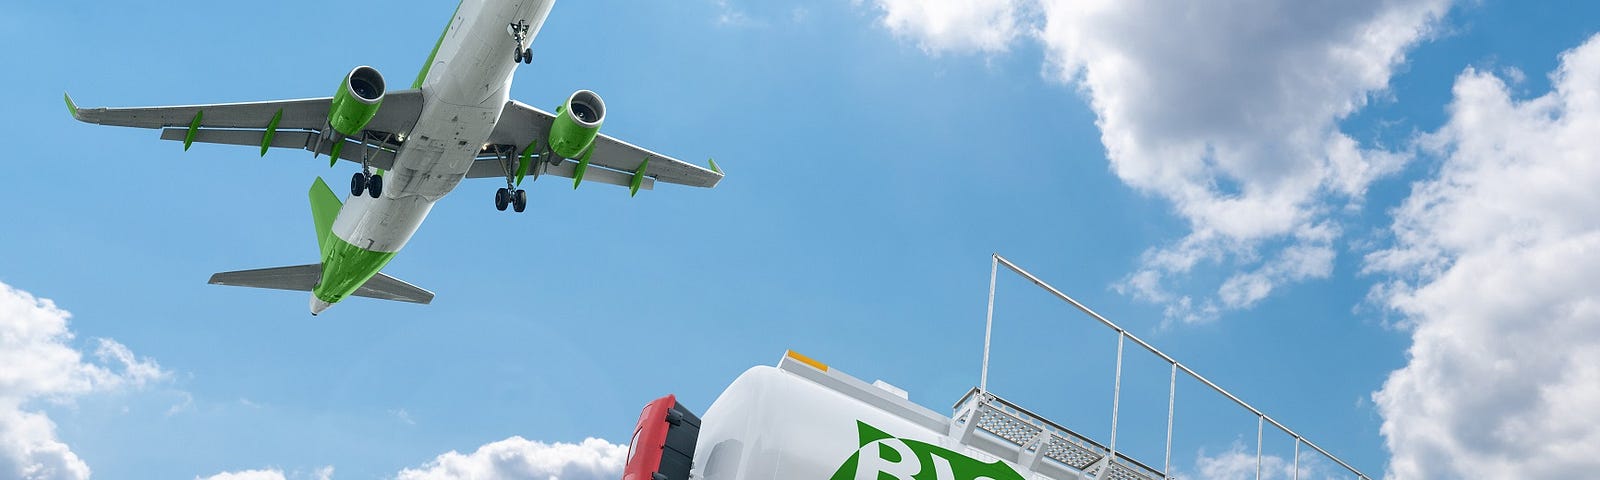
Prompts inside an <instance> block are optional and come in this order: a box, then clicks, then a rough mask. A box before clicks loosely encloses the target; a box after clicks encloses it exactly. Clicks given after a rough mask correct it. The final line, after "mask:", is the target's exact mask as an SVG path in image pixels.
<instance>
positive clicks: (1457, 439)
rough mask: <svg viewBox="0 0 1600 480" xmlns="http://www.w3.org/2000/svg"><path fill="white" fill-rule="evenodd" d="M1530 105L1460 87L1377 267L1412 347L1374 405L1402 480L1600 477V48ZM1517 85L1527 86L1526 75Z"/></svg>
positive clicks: (1491, 90) (1473, 73) (1471, 73)
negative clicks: (1432, 167) (1436, 162)
mask: <svg viewBox="0 0 1600 480" xmlns="http://www.w3.org/2000/svg"><path fill="white" fill-rule="evenodd" d="M1551 79H1552V82H1551V84H1552V86H1553V87H1554V90H1553V91H1552V92H1550V93H1548V94H1546V95H1544V96H1541V97H1538V98H1532V99H1527V100H1520V101H1519V100H1516V99H1514V96H1513V93H1512V91H1511V90H1512V89H1511V88H1508V86H1507V85H1506V83H1505V82H1504V81H1503V80H1502V79H1501V78H1498V77H1496V76H1495V75H1494V74H1492V73H1489V72H1483V71H1479V70H1476V69H1468V70H1466V71H1465V72H1464V73H1462V74H1461V75H1460V76H1459V77H1458V78H1457V80H1456V84H1455V88H1454V95H1455V99H1454V101H1453V103H1452V105H1451V107H1450V116H1449V121H1448V123H1447V124H1446V125H1445V126H1444V127H1443V128H1441V129H1440V130H1439V131H1438V132H1434V133H1433V134H1431V135H1430V136H1428V137H1427V138H1426V139H1425V140H1424V142H1425V144H1426V145H1427V148H1428V149H1430V150H1431V151H1432V152H1433V153H1435V154H1437V155H1439V156H1441V157H1442V158H1443V164H1442V165H1441V167H1440V173H1439V176H1438V178H1436V179H1432V180H1428V181H1424V182H1419V183H1417V184H1415V185H1414V186H1413V188H1412V193H1411V196H1410V197H1409V198H1408V199H1407V200H1406V201H1405V202H1404V203H1403V204H1402V206H1401V207H1399V208H1398V209H1397V210H1396V211H1395V213H1394V215H1395V219H1394V225H1393V227H1392V231H1393V233H1394V235H1395V242H1396V243H1395V245H1394V246H1393V247H1392V248H1390V249H1387V250H1383V251H1379V252H1376V253H1374V254H1371V255H1369V256H1368V258H1367V268H1368V269H1369V271H1372V272H1379V273H1385V274H1388V275H1390V276H1391V281H1390V282H1389V283H1387V284H1384V285H1382V286H1380V287H1379V288H1374V289H1373V292H1372V298H1373V300H1374V301H1377V302H1380V303H1382V304H1383V305H1385V306H1387V307H1389V308H1392V309H1394V310H1396V311H1398V312H1400V313H1401V314H1402V315H1403V316H1404V317H1405V321H1404V322H1403V324H1404V325H1406V326H1408V327H1410V329H1411V335H1412V340H1413V343H1412V346H1411V348H1410V350H1409V352H1408V357H1409V359H1408V363H1407V365H1406V366H1405V367H1403V368H1401V369H1400V370H1397V371H1395V372H1393V373H1392V374H1391V375H1390V376H1389V379H1388V381H1387V382H1385V384H1384V386H1383V389H1382V390H1380V391H1379V392H1377V393H1375V394H1374V396H1373V400H1374V401H1375V403H1376V404H1377V406H1378V409H1379V412H1380V413H1381V414H1382V415H1383V418H1384V423H1383V427H1382V432H1383V435H1384V437H1385V440H1386V441H1387V443H1388V447H1389V449H1390V451H1391V453H1392V454H1393V459H1392V460H1391V463H1390V471H1389V474H1390V476H1391V477H1392V478H1398V479H1412V478H1463V477H1466V478H1587V477H1591V476H1593V475H1594V472H1596V471H1600V455H1595V452H1600V408H1596V406H1597V405H1600V290H1597V289H1596V285H1600V215H1597V214H1596V212H1600V144H1597V143H1596V138H1597V137H1596V135H1597V133H1600V36H1596V37H1594V38H1591V39H1590V40H1589V41H1588V42H1587V43H1585V44H1583V45H1582V46H1579V47H1578V48H1576V49H1574V50H1572V51H1569V52H1567V53H1565V54H1563V55H1562V63H1561V67H1560V69H1559V70H1558V71H1557V72H1555V73H1554V74H1552V75H1551ZM1512 80H1516V78H1515V77H1512Z"/></svg>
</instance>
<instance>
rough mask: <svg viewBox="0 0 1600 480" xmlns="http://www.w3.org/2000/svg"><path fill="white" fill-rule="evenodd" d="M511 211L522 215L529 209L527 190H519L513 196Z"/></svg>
mask: <svg viewBox="0 0 1600 480" xmlns="http://www.w3.org/2000/svg"><path fill="white" fill-rule="evenodd" d="M511 209H512V210H515V211H516V212H517V213H522V212H523V211H524V210H527V209H528V191H527V190H523V189H517V191H516V193H513V194H511Z"/></svg>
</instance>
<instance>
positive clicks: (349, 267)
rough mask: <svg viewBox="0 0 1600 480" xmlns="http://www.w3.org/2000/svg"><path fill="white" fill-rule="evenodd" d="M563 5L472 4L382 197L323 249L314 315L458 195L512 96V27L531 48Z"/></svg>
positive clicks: (549, 1)
mask: <svg viewBox="0 0 1600 480" xmlns="http://www.w3.org/2000/svg"><path fill="white" fill-rule="evenodd" d="M554 4H555V0H465V1H463V2H462V3H461V5H460V7H459V8H458V10H457V11H456V13H455V16H454V18H452V19H451V21H450V25H449V27H448V28H447V30H446V31H445V33H444V36H443V38H442V39H441V41H440V43H439V45H438V50H437V52H436V53H435V55H434V56H433V57H432V58H431V59H430V60H431V64H430V65H427V66H425V67H424V68H425V73H424V74H423V75H422V76H420V77H419V78H420V80H421V85H419V86H418V87H419V88H421V90H422V98H423V107H422V115H421V117H420V118H418V120H417V122H416V126H415V127H414V128H413V129H412V130H411V131H410V132H400V133H402V134H403V136H404V138H405V141H404V142H403V144H402V146H401V147H400V148H399V150H398V151H397V152H396V154H395V161H394V165H393V167H391V169H390V170H389V171H388V172H387V173H386V174H385V175H384V189H383V193H382V195H381V196H380V197H379V198H369V197H366V196H351V197H349V198H348V199H347V200H346V203H345V205H344V208H343V209H341V210H340V211H339V215H338V217H337V218H336V219H335V220H334V224H333V230H332V232H331V233H332V236H333V237H335V238H329V239H328V242H329V243H328V246H327V247H326V248H324V251H323V258H322V264H323V268H322V281H321V282H320V283H318V284H317V286H316V288H315V289H314V290H313V291H312V295H311V310H312V313H314V314H315V313H320V312H321V311H322V310H325V309H327V308H328V307H329V306H330V305H332V304H334V303H337V302H339V301H340V300H343V299H344V298H345V297H346V296H348V295H350V294H351V293H352V292H354V291H355V290H356V289H357V288H360V287H361V285H362V284H364V283H366V282H367V280H368V279H370V278H372V276H373V275H375V274H377V273H378V271H379V270H381V269H383V267H384V266H385V265H387V264H388V263H389V260H391V259H393V258H394V256H395V254H396V253H398V252H399V251H400V249H401V248H403V247H405V245H406V242H408V241H410V240H411V237H412V235H414V234H415V233H416V231H417V227H418V226H420V225H421V224H422V221H423V219H425V218H427V216H428V212H429V211H430V210H432V209H433V204H434V202H437V201H439V199H440V198H443V197H444V196H445V194H448V193H450V191H451V190H453V189H455V187H456V185H457V184H459V183H461V180H462V179H464V178H465V177H466V174H467V171H468V170H469V169H470V168H471V166H472V163H473V162H474V161H475V160H476V159H477V157H478V154H479V152H480V151H481V149H482V148H483V147H484V145H485V144H486V143H487V141H488V139H489V135H490V133H491V132H493V130H494V128H495V124H496V123H498V122H499V120H500V115H501V112H502V111H503V109H504V108H505V105H506V103H507V102H508V101H509V100H510V98H511V80H512V77H513V75H514V74H515V73H516V67H517V65H518V64H517V63H515V62H513V61H512V60H513V58H512V57H513V52H514V51H515V49H516V41H515V40H514V39H513V37H512V35H511V33H510V25H511V24H515V23H519V22H526V24H527V25H528V26H529V31H528V36H527V41H528V42H531V41H532V39H533V37H534V36H536V35H537V34H538V32H539V29H540V27H541V26H543V25H544V21H545V19H546V18H547V17H548V16H549V14H550V8H551V7H552V6H554Z"/></svg>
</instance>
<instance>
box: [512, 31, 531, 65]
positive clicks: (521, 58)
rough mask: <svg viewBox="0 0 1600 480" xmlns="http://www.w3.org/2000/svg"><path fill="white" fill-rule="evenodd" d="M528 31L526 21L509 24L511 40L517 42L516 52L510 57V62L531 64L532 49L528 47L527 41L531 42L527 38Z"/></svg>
mask: <svg viewBox="0 0 1600 480" xmlns="http://www.w3.org/2000/svg"><path fill="white" fill-rule="evenodd" d="M528 30H529V28H528V22H527V21H524V20H519V21H517V23H513V24H511V27H510V29H509V31H510V32H511V39H512V40H516V42H517V46H516V52H515V54H514V55H512V56H511V58H512V60H511V61H512V62H515V63H527V64H532V63H533V49H532V48H530V47H528V40H531V39H530V38H528Z"/></svg>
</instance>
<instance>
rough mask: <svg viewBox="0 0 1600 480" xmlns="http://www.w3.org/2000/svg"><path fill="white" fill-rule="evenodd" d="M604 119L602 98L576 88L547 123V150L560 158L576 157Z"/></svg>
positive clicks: (587, 147) (581, 152)
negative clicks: (548, 131)
mask: <svg viewBox="0 0 1600 480" xmlns="http://www.w3.org/2000/svg"><path fill="white" fill-rule="evenodd" d="M605 119H606V102H605V100H601V99H600V95H599V94H596V93H594V92H591V91H588V90H578V91H577V92H575V93H573V94H572V96H571V97H567V102H566V103H563V104H561V106H560V107H557V108H556V120H555V122H554V123H551V124H550V151H551V152H554V153H555V154H556V155H560V156H561V157H562V158H578V156H579V155H583V152H584V151H586V150H588V149H589V146H590V145H593V144H594V136H595V135H598V134H600V124H601V123H603V122H605Z"/></svg>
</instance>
